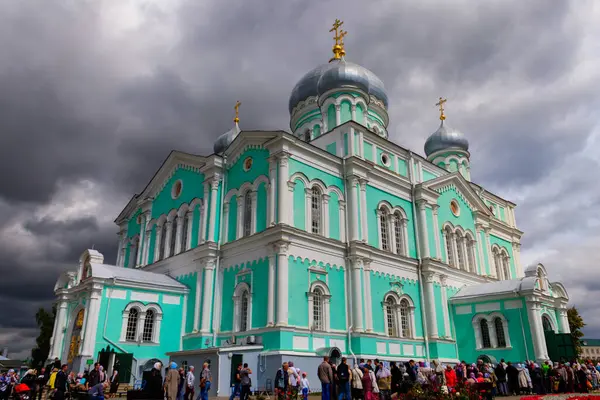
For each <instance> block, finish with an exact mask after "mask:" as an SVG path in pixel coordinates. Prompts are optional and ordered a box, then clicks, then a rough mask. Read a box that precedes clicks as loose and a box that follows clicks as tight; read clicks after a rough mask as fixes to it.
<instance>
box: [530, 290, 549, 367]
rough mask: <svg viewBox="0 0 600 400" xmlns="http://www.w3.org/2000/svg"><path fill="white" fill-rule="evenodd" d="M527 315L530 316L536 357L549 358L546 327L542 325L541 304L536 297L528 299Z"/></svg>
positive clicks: (542, 359) (539, 359) (540, 358)
mask: <svg viewBox="0 0 600 400" xmlns="http://www.w3.org/2000/svg"><path fill="white" fill-rule="evenodd" d="M527 316H528V317H529V328H530V330H531V338H532V340H533V349H534V352H535V359H536V360H538V361H545V360H547V359H548V354H547V349H546V338H545V336H544V328H543V326H542V316H541V305H540V303H539V302H538V301H536V300H535V299H528V300H527Z"/></svg>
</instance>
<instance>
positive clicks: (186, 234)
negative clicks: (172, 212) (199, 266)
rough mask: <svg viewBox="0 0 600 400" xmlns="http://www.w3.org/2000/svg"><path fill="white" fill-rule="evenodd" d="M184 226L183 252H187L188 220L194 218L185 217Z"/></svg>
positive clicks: (182, 230) (182, 235) (182, 234)
mask: <svg viewBox="0 0 600 400" xmlns="http://www.w3.org/2000/svg"><path fill="white" fill-rule="evenodd" d="M182 218H183V222H182V223H183V226H182V227H181V245H180V248H181V252H184V251H186V250H187V244H188V218H192V217H191V216H187V215H184V216H183V217H182Z"/></svg>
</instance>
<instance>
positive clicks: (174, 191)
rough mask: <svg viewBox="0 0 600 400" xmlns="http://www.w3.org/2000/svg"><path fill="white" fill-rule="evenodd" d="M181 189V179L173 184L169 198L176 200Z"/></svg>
mask: <svg viewBox="0 0 600 400" xmlns="http://www.w3.org/2000/svg"><path fill="white" fill-rule="evenodd" d="M182 188H183V183H182V182H181V179H180V180H178V181H177V182H175V183H174V184H173V188H172V189H171V197H172V198H173V199H176V198H178V197H179V195H180V194H181V189H182Z"/></svg>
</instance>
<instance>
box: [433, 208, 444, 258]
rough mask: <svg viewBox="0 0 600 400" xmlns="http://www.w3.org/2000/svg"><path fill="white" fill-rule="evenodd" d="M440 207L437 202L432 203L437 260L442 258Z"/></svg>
mask: <svg viewBox="0 0 600 400" xmlns="http://www.w3.org/2000/svg"><path fill="white" fill-rule="evenodd" d="M439 208H440V206H439V205H437V204H432V205H431V212H432V215H433V234H434V239H435V257H434V258H435V259H436V260H441V259H442V250H441V246H440V226H439V221H438V210H439Z"/></svg>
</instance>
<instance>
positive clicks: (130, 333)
mask: <svg viewBox="0 0 600 400" xmlns="http://www.w3.org/2000/svg"><path fill="white" fill-rule="evenodd" d="M138 314H139V313H138V309H137V308H132V309H131V310H129V317H128V318H127V333H126V334H125V340H127V341H128V342H135V340H136V337H137V324H138Z"/></svg>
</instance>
